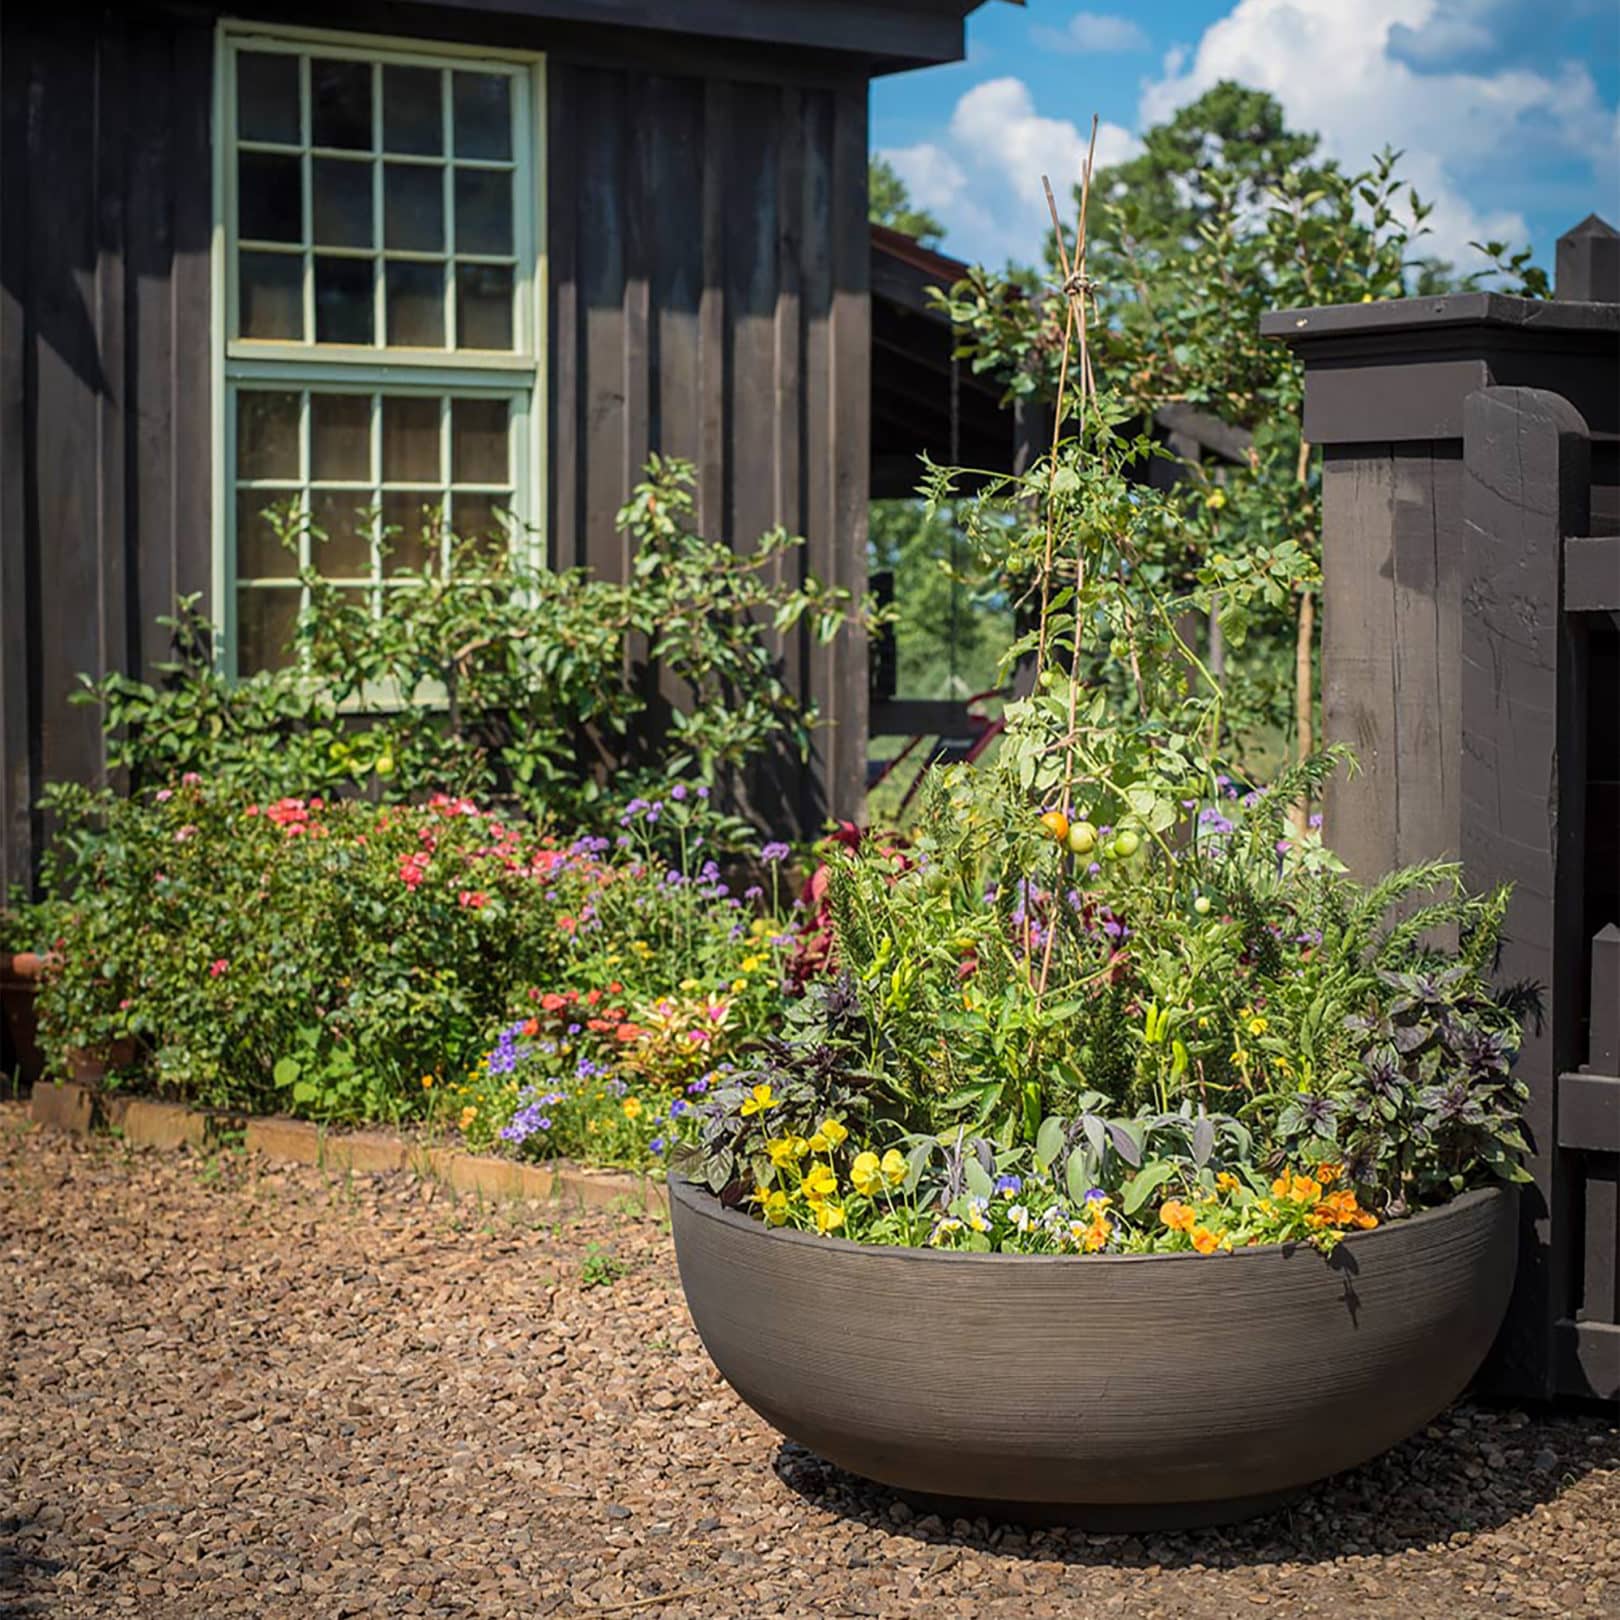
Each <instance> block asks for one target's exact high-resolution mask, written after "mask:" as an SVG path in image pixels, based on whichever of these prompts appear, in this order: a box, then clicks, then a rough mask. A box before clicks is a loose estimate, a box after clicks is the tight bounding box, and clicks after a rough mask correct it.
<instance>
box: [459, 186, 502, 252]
mask: <svg viewBox="0 0 1620 1620" xmlns="http://www.w3.org/2000/svg"><path fill="white" fill-rule="evenodd" d="M511 251H512V176H511V175H510V174H509V173H508V172H507V171H506V170H505V169H457V170H456V252H458V253H510V252H511Z"/></svg>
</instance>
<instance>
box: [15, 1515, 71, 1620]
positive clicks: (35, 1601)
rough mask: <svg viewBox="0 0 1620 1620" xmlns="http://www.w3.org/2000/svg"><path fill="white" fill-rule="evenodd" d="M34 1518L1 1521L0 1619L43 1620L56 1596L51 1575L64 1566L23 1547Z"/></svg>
mask: <svg viewBox="0 0 1620 1620" xmlns="http://www.w3.org/2000/svg"><path fill="white" fill-rule="evenodd" d="M32 1522H33V1521H32V1520H31V1519H26V1518H22V1519H19V1518H10V1519H0V1620H40V1617H41V1616H43V1615H46V1614H48V1613H49V1612H50V1610H49V1606H48V1605H49V1603H50V1600H51V1598H52V1597H54V1595H55V1584H54V1582H53V1581H52V1578H51V1577H52V1576H54V1575H56V1574H57V1573H59V1572H60V1571H61V1569H62V1568H63V1567H64V1566H63V1565H62V1564H61V1563H60V1562H58V1560H56V1559H54V1558H41V1557H39V1556H38V1555H37V1554H36V1553H32V1552H30V1551H29V1550H28V1548H27V1547H26V1546H25V1545H24V1542H25V1541H26V1540H27V1539H29V1537H28V1535H27V1532H28V1529H29V1526H30V1525H31V1524H32Z"/></svg>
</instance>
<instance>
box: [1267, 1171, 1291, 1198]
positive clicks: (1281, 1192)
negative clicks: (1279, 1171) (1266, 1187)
mask: <svg viewBox="0 0 1620 1620" xmlns="http://www.w3.org/2000/svg"><path fill="white" fill-rule="evenodd" d="M1271 1196H1272V1197H1273V1198H1286V1197H1287V1196H1288V1177H1287V1176H1278V1177H1277V1179H1276V1180H1275V1181H1274V1182H1272V1184H1271Z"/></svg>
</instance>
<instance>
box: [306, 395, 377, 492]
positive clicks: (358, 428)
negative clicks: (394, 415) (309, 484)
mask: <svg viewBox="0 0 1620 1620" xmlns="http://www.w3.org/2000/svg"><path fill="white" fill-rule="evenodd" d="M309 459H310V476H311V477H313V478H333V479H338V478H343V479H350V480H352V481H354V482H356V483H365V484H369V483H370V482H371V396H370V395H369V394H311V395H310V396H309Z"/></svg>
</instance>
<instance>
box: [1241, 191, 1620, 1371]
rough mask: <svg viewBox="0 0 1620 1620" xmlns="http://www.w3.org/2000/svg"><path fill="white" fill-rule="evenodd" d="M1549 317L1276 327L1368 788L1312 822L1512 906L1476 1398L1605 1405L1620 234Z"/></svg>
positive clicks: (1454, 312)
mask: <svg viewBox="0 0 1620 1620" xmlns="http://www.w3.org/2000/svg"><path fill="white" fill-rule="evenodd" d="M1558 270H1559V287H1558V293H1559V296H1558V299H1557V301H1555V302H1553V303H1550V304H1549V303H1534V302H1531V301H1528V300H1524V299H1516V298H1504V297H1501V296H1499V295H1496V294H1470V295H1467V296H1464V297H1460V298H1443V299H1406V300H1401V301H1399V302H1396V303H1391V304H1383V305H1370V306H1361V307H1359V308H1342V309H1316V310H1289V311H1283V312H1280V313H1277V314H1273V315H1270V316H1268V317H1267V318H1266V321H1265V326H1264V329H1265V330H1266V331H1267V332H1268V333H1270V334H1271V335H1273V336H1277V337H1280V338H1283V339H1284V340H1286V341H1288V342H1290V343H1291V344H1293V345H1294V346H1295V347H1296V348H1297V350H1298V351H1299V352H1300V353H1301V355H1302V356H1303V358H1304V361H1305V366H1306V405H1305V431H1306V435H1307V437H1308V438H1310V439H1311V440H1312V441H1314V442H1315V443H1318V444H1321V445H1322V446H1323V451H1324V464H1323V558H1324V563H1323V572H1324V587H1323V603H1324V637H1323V652H1322V689H1323V710H1324V720H1325V730H1326V733H1327V736H1328V738H1329V740H1332V741H1342V742H1346V743H1348V744H1350V746H1351V747H1352V748H1353V749H1354V750H1355V751H1356V753H1357V755H1358V757H1359V759H1360V761H1361V766H1362V771H1361V774H1360V775H1359V776H1358V777H1357V778H1356V779H1354V780H1353V781H1348V782H1340V783H1337V784H1336V785H1335V787H1334V790H1333V792H1332V793H1331V794H1330V795H1329V798H1328V801H1327V805H1326V815H1327V824H1326V834H1327V837H1328V840H1329V842H1330V843H1331V844H1332V845H1333V847H1334V848H1335V849H1336V850H1338V852H1339V853H1340V854H1341V855H1342V856H1343V857H1344V858H1345V859H1346V861H1347V862H1348V863H1349V864H1350V866H1351V868H1352V869H1353V870H1355V871H1357V872H1358V873H1360V874H1361V875H1364V876H1370V875H1374V874H1376V873H1378V872H1381V871H1384V870H1387V869H1388V868H1389V867H1391V866H1394V865H1397V864H1405V863H1408V862H1412V861H1419V860H1425V859H1429V858H1433V857H1437V856H1447V857H1452V858H1460V859H1461V860H1462V862H1463V866H1464V870H1465V873H1466V877H1467V881H1468V882H1469V884H1470V885H1471V886H1473V887H1476V888H1485V887H1488V886H1490V885H1492V884H1495V883H1498V882H1502V881H1510V882H1512V883H1513V885H1514V893H1513V899H1512V903H1511V907H1510V911H1509V916H1508V924H1507V931H1506V933H1507V938H1506V944H1505V946H1504V950H1503V954H1502V961H1501V964H1500V970H1499V971H1500V976H1501V979H1502V981H1503V982H1511V981H1515V980H1529V981H1533V982H1535V983H1536V984H1538V985H1539V986H1540V987H1541V989H1542V996H1543V1013H1542V1017H1541V1019H1540V1020H1539V1022H1538V1023H1537V1024H1536V1025H1535V1026H1534V1027H1533V1028H1532V1029H1531V1031H1530V1032H1529V1034H1528V1036H1527V1039H1526V1042H1525V1046H1524V1049H1523V1051H1522V1053H1521V1055H1520V1058H1519V1063H1518V1072H1519V1074H1520V1076H1521V1077H1522V1078H1523V1079H1524V1080H1525V1081H1526V1082H1527V1083H1528V1085H1529V1087H1530V1091H1531V1100H1530V1105H1529V1124H1530V1128H1531V1133H1532V1136H1533V1140H1534V1153H1533V1156H1532V1160H1531V1164H1530V1169H1531V1171H1532V1173H1533V1175H1534V1177H1535V1183H1534V1186H1533V1187H1530V1188H1527V1189H1526V1197H1525V1200H1524V1207H1523V1230H1522V1235H1521V1248H1520V1264H1519V1275H1518V1284H1517V1288H1516V1291H1515V1295H1514V1302H1513V1306H1512V1310H1511V1314H1510V1317H1509V1321H1508V1325H1507V1327H1506V1329H1505V1330H1504V1332H1503V1335H1502V1338H1501V1340H1500V1342H1499V1344H1498V1347H1497V1351H1496V1354H1495V1356H1494V1357H1493V1361H1492V1365H1491V1367H1490V1368H1489V1369H1488V1372H1487V1379H1488V1382H1489V1383H1490V1384H1491V1385H1492V1386H1493V1387H1494V1388H1495V1389H1497V1390H1498V1391H1500V1392H1502V1393H1507V1394H1513V1395H1517V1396H1525V1397H1532V1398H1541V1399H1547V1398H1551V1397H1553V1396H1557V1395H1563V1396H1573V1397H1576V1398H1584V1399H1599V1400H1614V1399H1617V1398H1620V1309H1617V1302H1620V1055H1617V1050H1616V1049H1617V1045H1620V237H1617V236H1616V233H1615V232H1614V231H1613V230H1611V229H1610V228H1609V227H1608V226H1606V225H1604V224H1603V223H1602V222H1601V221H1597V220H1588V221H1586V222H1585V223H1584V224H1583V225H1582V226H1579V227H1577V229H1576V230H1575V231H1573V232H1571V233H1570V234H1569V235H1568V236H1567V237H1565V238H1564V240H1563V241H1562V242H1561V243H1560V244H1559V253H1558Z"/></svg>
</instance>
